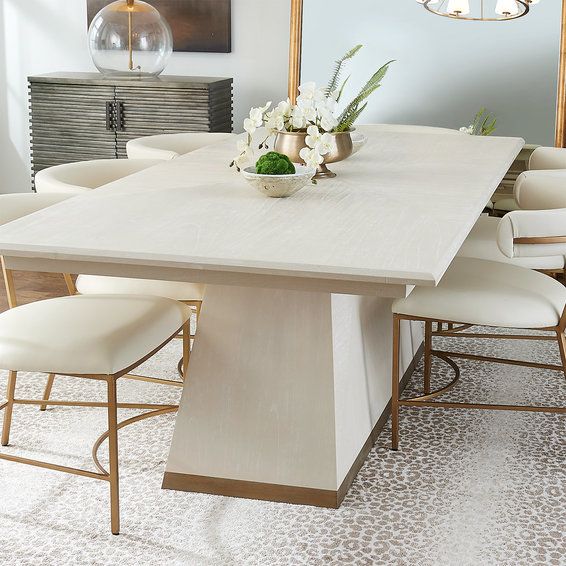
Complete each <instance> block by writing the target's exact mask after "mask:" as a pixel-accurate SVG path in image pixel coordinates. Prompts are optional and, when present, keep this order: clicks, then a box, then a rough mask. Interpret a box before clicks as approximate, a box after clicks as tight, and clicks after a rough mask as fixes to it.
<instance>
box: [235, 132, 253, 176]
mask: <svg viewBox="0 0 566 566" xmlns="http://www.w3.org/2000/svg"><path fill="white" fill-rule="evenodd" d="M250 140H251V138H250V137H249V136H248V137H247V139H245V140H238V142H237V144H236V146H237V148H238V152H239V155H238V156H237V157H236V158H235V159H234V165H235V166H236V168H237V169H238V171H239V170H240V169H241V168H242V166H244V165H245V164H246V163H248V162H249V161H250V160H251V159H252V158H253V154H254V152H253V149H252V147H251V145H250Z"/></svg>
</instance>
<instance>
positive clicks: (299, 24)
mask: <svg viewBox="0 0 566 566" xmlns="http://www.w3.org/2000/svg"><path fill="white" fill-rule="evenodd" d="M303 4H304V0H291V33H290V43H289V98H290V99H291V102H293V103H294V102H295V101H296V100H297V93H298V89H299V84H300V81H301V57H302V43H303ZM555 145H556V147H566V0H562V28H561V32H560V64H559V69H558V92H557V97H556V133H555Z"/></svg>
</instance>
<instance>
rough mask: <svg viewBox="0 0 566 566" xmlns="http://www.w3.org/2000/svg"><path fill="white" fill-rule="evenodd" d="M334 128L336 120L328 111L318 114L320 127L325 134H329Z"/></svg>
mask: <svg viewBox="0 0 566 566" xmlns="http://www.w3.org/2000/svg"><path fill="white" fill-rule="evenodd" d="M336 126H338V119H337V118H336V116H334V114H333V113H332V112H331V111H330V110H328V109H326V110H324V111H321V112H320V127H321V128H322V129H323V130H324V131H325V132H331V131H332V130H333V129H334V128H335V127H336Z"/></svg>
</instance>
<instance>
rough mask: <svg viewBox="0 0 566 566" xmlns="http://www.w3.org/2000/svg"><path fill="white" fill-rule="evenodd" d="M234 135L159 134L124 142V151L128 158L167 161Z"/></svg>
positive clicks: (221, 133) (213, 133) (223, 133)
mask: <svg viewBox="0 0 566 566" xmlns="http://www.w3.org/2000/svg"><path fill="white" fill-rule="evenodd" d="M234 136H235V134H229V133H225V132H187V133H181V134H160V135H157V136H146V137H143V138H137V139H135V140H130V141H129V142H128V143H127V144H126V151H127V153H128V157H129V158H130V159H160V160H163V161H167V160H170V159H176V158H177V157H179V156H181V155H185V154H186V153H190V152H191V151H195V150H197V149H200V148H201V147H206V146H208V145H212V144H214V143H217V142H220V141H223V140H225V139H228V138H232V137H234Z"/></svg>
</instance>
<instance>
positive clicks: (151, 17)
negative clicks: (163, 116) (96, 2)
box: [88, 0, 173, 78]
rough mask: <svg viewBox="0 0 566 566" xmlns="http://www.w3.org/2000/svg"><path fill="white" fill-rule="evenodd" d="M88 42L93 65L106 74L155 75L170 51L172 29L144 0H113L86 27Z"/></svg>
mask: <svg viewBox="0 0 566 566" xmlns="http://www.w3.org/2000/svg"><path fill="white" fill-rule="evenodd" d="M88 45H89V50H90V54H91V57H92V60H93V62H94V64H95V66H96V68H97V69H98V70H99V71H100V72H101V73H103V74H105V75H112V76H120V77H131V78H142V77H151V76H153V77H155V76H157V75H159V74H160V73H161V72H162V71H163V70H164V69H165V67H166V65H167V63H168V61H169V59H170V57H171V53H172V52H173V36H172V34H171V28H170V27H169V24H168V23H167V22H166V21H165V19H164V18H163V17H162V16H161V14H160V13H159V12H158V11H157V10H156V9H155V8H154V7H153V6H151V5H150V4H148V3H147V2H143V0H116V1H115V2H112V3H111V4H109V5H108V6H106V7H104V8H102V10H100V12H98V14H96V16H95V17H94V18H93V20H92V22H91V24H90V27H89V30H88Z"/></svg>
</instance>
